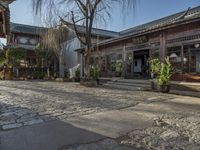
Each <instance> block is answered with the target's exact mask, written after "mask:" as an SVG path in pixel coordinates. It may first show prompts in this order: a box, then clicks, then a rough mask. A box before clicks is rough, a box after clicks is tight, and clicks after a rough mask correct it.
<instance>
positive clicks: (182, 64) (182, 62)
mask: <svg viewBox="0 0 200 150" xmlns="http://www.w3.org/2000/svg"><path fill="white" fill-rule="evenodd" d="M183 50H184V46H183V44H182V45H181V67H182V74H183V72H184V71H183V69H184V54H183Z"/></svg>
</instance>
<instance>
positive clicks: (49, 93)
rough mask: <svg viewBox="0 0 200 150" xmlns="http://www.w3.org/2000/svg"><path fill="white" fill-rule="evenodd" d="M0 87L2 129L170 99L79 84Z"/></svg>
mask: <svg viewBox="0 0 200 150" xmlns="http://www.w3.org/2000/svg"><path fill="white" fill-rule="evenodd" d="M0 90H1V92H0V120H1V122H0V127H1V130H9V129H12V128H18V127H21V126H27V125H32V124H38V123H44V122H46V121H50V120H55V119H59V120H65V119H66V118H68V117H76V116H81V115H86V114H93V113H97V112H104V111H109V110H119V109H124V108H128V107H132V106H135V105H137V104H138V103H141V102H150V100H149V101H148V99H149V98H152V97H156V98H157V99H158V100H159V101H160V100H162V99H163V100H166V99H167V98H166V97H165V98H163V95H162V94H155V93H150V92H138V91H136V92H130V91H129V92H128V91H120V90H109V89H101V88H86V87H83V86H81V85H79V84H77V83H56V82H25V81H1V82H0ZM167 97H168V98H170V97H172V96H167Z"/></svg>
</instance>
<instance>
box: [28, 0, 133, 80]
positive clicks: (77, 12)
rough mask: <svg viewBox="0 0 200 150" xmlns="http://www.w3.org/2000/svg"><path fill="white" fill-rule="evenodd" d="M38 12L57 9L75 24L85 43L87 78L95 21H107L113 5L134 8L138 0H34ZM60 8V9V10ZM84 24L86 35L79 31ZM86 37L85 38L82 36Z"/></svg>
mask: <svg viewBox="0 0 200 150" xmlns="http://www.w3.org/2000/svg"><path fill="white" fill-rule="evenodd" d="M32 1H33V9H34V10H35V12H36V13H40V14H45V13H47V12H48V11H49V12H50V13H51V12H52V10H56V12H57V15H58V18H60V20H61V21H62V22H63V23H64V24H66V25H68V24H69V22H70V23H72V24H73V26H74V30H75V33H76V36H77V38H78V39H79V40H80V42H81V43H82V44H83V45H85V51H84V56H85V65H84V66H85V68H84V70H85V71H84V72H85V78H86V79H89V78H90V54H91V50H92V42H91V40H92V39H91V34H92V27H93V25H94V23H97V22H98V21H102V20H103V21H104V22H106V20H107V18H109V17H110V16H111V14H110V13H111V10H112V9H113V6H116V4H118V6H122V7H121V8H122V11H123V12H124V13H126V11H127V10H129V11H131V10H134V7H135V2H136V0H32ZM58 10H59V11H58ZM80 24H82V25H84V26H85V32H84V36H81V35H80V33H79V32H78V29H77V25H80ZM82 37H84V38H82Z"/></svg>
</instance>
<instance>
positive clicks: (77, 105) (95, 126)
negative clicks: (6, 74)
mask: <svg viewBox="0 0 200 150" xmlns="http://www.w3.org/2000/svg"><path fill="white" fill-rule="evenodd" d="M0 91H1V92H0V149H3V150H4V149H5V150H10V149H12V148H13V147H16V146H17V148H16V150H27V149H30V150H35V149H37V150H38V149H39V150H44V149H48V150H54V149H58V148H59V150H94V149H96V150H140V149H144V150H148V149H156V150H157V149H158V150H160V149H162V150H168V149H171V148H172V149H177V150H178V149H186V150H193V149H194V150H199V145H200V136H199V132H200V126H199V124H200V101H199V98H194V97H186V96H178V95H171V94H162V93H155V92H144V91H125V90H116V89H106V88H103V87H97V88H87V87H83V86H81V85H80V84H79V83H58V82H41V81H1V82H0ZM69 137H70V138H69ZM21 138H22V139H23V140H21ZM27 138H28V139H29V140H28V141H26V140H27ZM66 139H67V140H66ZM24 141H26V142H25V144H24ZM49 141H51V142H49ZM81 142H82V143H81ZM19 143H20V144H19Z"/></svg>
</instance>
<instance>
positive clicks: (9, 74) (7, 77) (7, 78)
mask: <svg viewBox="0 0 200 150" xmlns="http://www.w3.org/2000/svg"><path fill="white" fill-rule="evenodd" d="M12 79H13V75H12V73H6V74H5V80H12Z"/></svg>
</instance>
